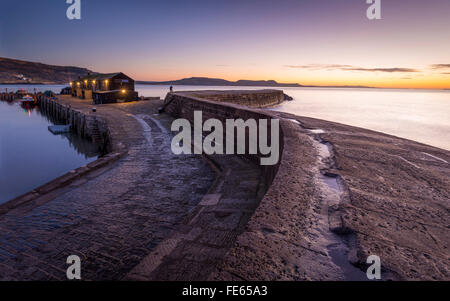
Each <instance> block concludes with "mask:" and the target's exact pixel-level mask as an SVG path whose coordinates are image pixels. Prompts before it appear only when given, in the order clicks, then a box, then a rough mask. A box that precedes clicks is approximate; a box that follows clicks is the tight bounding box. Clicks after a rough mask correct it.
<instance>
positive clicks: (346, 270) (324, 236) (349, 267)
mask: <svg viewBox="0 0 450 301" xmlns="http://www.w3.org/2000/svg"><path fill="white" fill-rule="evenodd" d="M314 141H316V140H314ZM316 147H317V150H318V152H319V157H320V162H322V163H321V165H322V166H321V168H328V164H327V163H326V162H327V160H329V158H330V157H331V145H330V144H329V143H327V142H318V141H316ZM317 180H318V184H319V187H320V189H321V195H322V202H321V210H320V214H319V215H318V216H317V217H318V228H317V230H318V233H319V235H320V238H319V239H318V240H317V241H316V242H317V243H318V244H320V245H321V247H322V248H326V250H327V253H328V256H329V258H330V261H331V262H332V263H333V264H335V265H336V266H337V267H339V269H340V270H341V275H340V278H341V279H343V280H348V281H367V280H368V279H367V276H366V274H365V273H364V272H363V271H361V270H360V269H359V268H357V267H355V266H354V265H353V264H351V263H350V261H349V259H348V254H349V247H348V243H347V241H346V238H345V237H341V236H339V235H337V234H336V233H334V232H331V231H330V228H329V216H328V208H329V207H330V206H333V205H338V204H340V203H341V201H342V200H341V196H342V192H343V191H342V189H341V186H340V185H339V182H338V181H339V179H338V176H337V175H333V174H329V173H326V174H322V173H320V174H319V175H318V178H317Z"/></svg>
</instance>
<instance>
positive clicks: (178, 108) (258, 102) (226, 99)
mask: <svg viewBox="0 0 450 301" xmlns="http://www.w3.org/2000/svg"><path fill="white" fill-rule="evenodd" d="M214 93H215V94H214ZM283 95H284V94H283V91H278V90H261V91H256V92H255V91H216V92H213V91H201V92H200V91H196V92H179V93H178V92H177V93H169V94H168V95H167V97H166V99H165V101H164V110H165V112H167V113H168V114H170V115H172V116H173V117H175V118H185V119H187V120H189V121H190V122H191V124H193V122H194V111H201V112H202V119H203V120H202V124H203V122H204V121H205V120H207V119H210V118H215V119H218V120H220V121H222V122H223V124H225V122H226V119H242V120H244V121H247V120H249V119H254V120H256V121H259V120H261V119H266V120H270V119H272V118H274V116H273V115H272V114H271V113H270V112H267V111H258V110H253V109H249V108H246V107H243V106H241V105H238V104H237V103H239V102H240V97H242V99H243V101H242V103H243V104H249V103H251V104H252V106H262V105H266V104H268V103H278V102H279V101H280V99H282V97H283ZM211 99H213V100H211ZM230 102H231V103H230ZM234 103H236V104H234ZM267 124H268V130H267V141H268V145H271V136H270V133H271V124H270V122H268V123H267ZM283 124H284V121H281V122H280V131H279V145H280V148H279V154H280V159H279V160H278V163H277V164H275V165H266V166H261V169H262V172H263V175H264V179H265V182H266V186H267V187H268V186H269V185H270V184H271V183H272V181H273V180H274V178H275V175H276V173H277V171H278V168H279V165H280V162H281V160H282V157H283V149H284V134H283V133H284V131H283V127H285V126H286V125H283ZM248 133H249V131H248V129H246V132H245V135H246V136H245V139H246V141H248ZM224 136H226V128H224ZM234 138H235V141H234V142H235V145H236V139H237V136H236V135H234ZM225 143H226V142H225ZM247 149H248V145H246V150H247ZM245 153H246V154H245V155H242V156H244V157H245V158H247V159H248V160H250V161H252V162H254V163H255V164H258V165H259V163H260V159H261V157H264V156H263V155H261V154H260V153H258V154H248V152H247V151H246V152H245Z"/></svg>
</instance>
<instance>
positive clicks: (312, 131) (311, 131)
mask: <svg viewBox="0 0 450 301" xmlns="http://www.w3.org/2000/svg"><path fill="white" fill-rule="evenodd" d="M308 132H310V133H313V134H325V131H324V130H322V129H312V130H308Z"/></svg>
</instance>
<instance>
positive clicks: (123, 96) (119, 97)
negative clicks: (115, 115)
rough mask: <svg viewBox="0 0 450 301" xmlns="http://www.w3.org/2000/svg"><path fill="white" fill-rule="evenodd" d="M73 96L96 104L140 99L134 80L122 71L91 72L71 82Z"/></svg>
mask: <svg viewBox="0 0 450 301" xmlns="http://www.w3.org/2000/svg"><path fill="white" fill-rule="evenodd" d="M70 87H71V89H72V96H74V97H79V98H82V99H90V100H92V101H93V102H94V103H95V104H103V103H115V102H126V101H133V100H137V99H138V93H137V92H136V91H135V90H134V80H133V79H132V78H131V77H129V76H127V75H125V74H123V73H122V72H117V73H107V74H90V73H88V75H87V76H85V77H79V78H78V80H76V81H73V82H71V83H70Z"/></svg>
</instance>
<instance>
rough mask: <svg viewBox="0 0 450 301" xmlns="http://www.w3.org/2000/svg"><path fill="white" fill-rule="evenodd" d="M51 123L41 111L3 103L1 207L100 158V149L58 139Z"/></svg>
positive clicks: (73, 138)
mask: <svg viewBox="0 0 450 301" xmlns="http://www.w3.org/2000/svg"><path fill="white" fill-rule="evenodd" d="M1 88H2V87H0V89H1ZM51 124H52V123H51V122H50V121H49V120H48V119H47V117H46V116H45V115H43V114H41V113H40V112H39V110H38V109H32V110H31V109H30V108H24V107H21V106H20V104H19V103H18V102H6V101H0V204H1V203H4V202H6V201H8V200H10V199H13V198H15V197H17V196H19V195H21V194H23V193H26V192H28V191H30V190H32V189H34V188H36V187H38V186H40V185H43V184H45V183H47V182H49V181H51V180H53V179H55V178H57V177H58V176H61V175H63V174H65V173H67V172H68V171H70V170H72V169H74V168H78V167H80V166H83V165H85V164H87V163H89V162H92V161H93V160H95V159H96V158H97V156H98V152H97V147H96V146H94V145H92V144H91V143H89V142H87V141H85V140H82V139H80V138H79V137H78V136H76V135H72V134H66V135H59V136H54V135H53V134H51V133H50V132H49V131H48V128H47V127H48V126H49V125H51Z"/></svg>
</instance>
